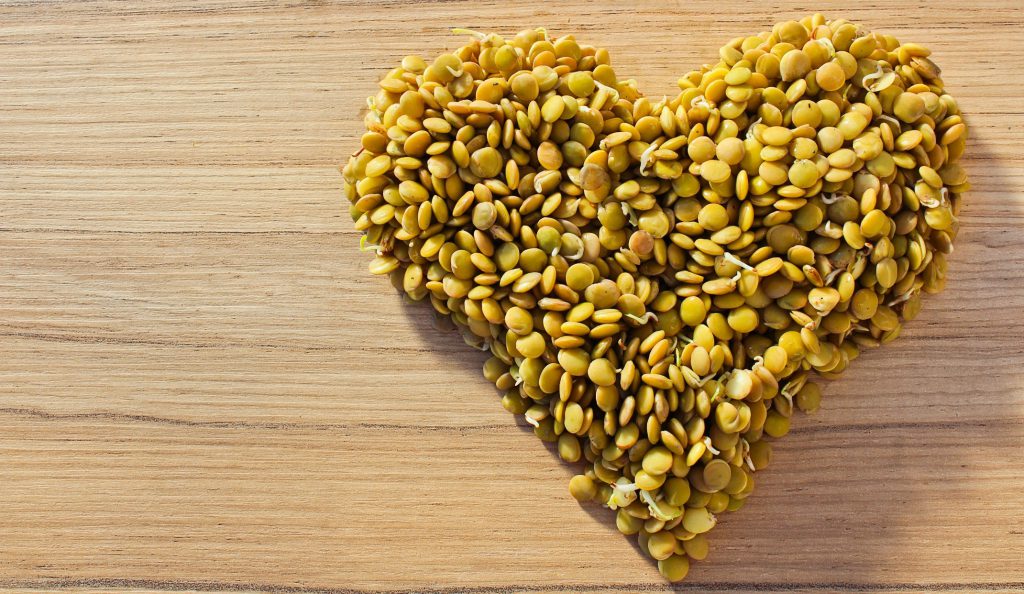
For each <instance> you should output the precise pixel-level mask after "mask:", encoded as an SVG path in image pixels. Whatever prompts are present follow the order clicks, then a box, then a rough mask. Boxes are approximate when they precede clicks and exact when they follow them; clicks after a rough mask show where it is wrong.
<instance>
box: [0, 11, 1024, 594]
mask: <svg viewBox="0 0 1024 594" xmlns="http://www.w3.org/2000/svg"><path fill="white" fill-rule="evenodd" d="M627 4H628V3H608V4H606V5H604V6H601V5H597V4H590V3H566V4H562V3H556V2H536V3H530V4H517V3H513V2H501V3H482V2H471V3H455V4H447V3H443V2H433V1H429V0H425V1H420V2H413V3H408V4H401V5H399V4H395V5H390V4H385V3H383V2H368V1H359V2H342V3H337V4H335V3H331V2H298V3H290V4H289V5H287V6H285V5H284V3H280V4H279V3H277V2H262V1H261V2H244V3H243V2H233V1H224V2H208V3H189V4H187V5H185V4H182V5H177V4H169V3H163V2H128V3H121V2H116V3H108V2H83V3H67V4H64V3H51V2H41V1H30V0H26V1H17V0H16V1H14V2H8V3H5V4H4V5H3V6H0V398H2V401H0V588H2V589H4V591H54V590H97V591H171V590H173V591H193V590H194V591H224V592H239V591H250V590H274V591H286V592H303V593H306V592H310V593H312V592H346V593H347V592H356V593H363V592H371V591H379V590H389V591H409V590H413V591H418V592H423V591H432V592H444V593H453V592H475V593H479V594H492V593H499V592H518V591H548V590H550V591H557V592H580V591H612V590H623V591H638V590H640V591H662V590H665V589H666V585H665V584H664V582H662V581H661V579H660V577H659V576H658V573H657V570H656V569H655V568H654V567H653V565H652V564H651V563H649V562H648V561H647V560H645V559H644V558H643V557H642V556H641V555H640V554H639V553H638V552H637V550H636V549H635V548H634V547H633V546H632V545H631V543H630V541H628V540H626V539H625V538H623V537H621V536H620V535H619V534H618V533H617V531H616V529H615V527H614V524H613V522H612V521H611V514H609V513H608V512H606V511H605V510H602V509H599V508H596V507H585V508H581V507H580V506H578V505H577V504H576V503H575V502H574V501H573V500H572V499H570V498H569V497H568V495H567V492H566V481H567V479H568V477H569V476H570V475H571V472H572V471H571V470H570V469H569V468H568V467H566V466H565V465H563V464H560V463H558V462H557V460H556V459H555V458H554V457H553V455H552V453H551V451H549V450H548V449H546V448H545V447H543V446H542V445H541V444H540V443H539V442H538V441H537V440H536V438H534V437H533V436H532V435H531V434H530V433H529V432H527V431H526V430H524V428H523V427H519V426H517V425H516V424H515V423H514V422H513V420H512V418H511V417H510V416H509V415H508V414H507V413H505V411H504V410H502V408H501V406H500V405H499V403H498V396H497V395H496V394H495V392H494V390H493V387H492V386H489V385H488V384H487V383H486V382H485V380H484V379H483V378H482V377H481V376H480V373H479V366H480V364H481V362H482V360H483V358H482V355H481V354H480V353H477V352H474V351H472V350H470V349H468V348H467V347H465V346H464V345H462V344H461V341H459V340H458V339H457V338H455V337H453V336H451V335H448V334H444V333H441V332H439V331H437V330H435V329H434V328H433V327H432V324H431V316H430V315H428V313H427V312H426V311H425V310H424V309H423V308H420V307H409V306H406V305H405V304H403V303H402V301H401V300H400V299H399V298H398V296H396V295H395V294H394V292H393V291H392V289H391V288H390V286H389V284H388V283H387V281H386V280H384V279H380V278H373V277H371V276H369V275H368V274H367V273H366V270H365V267H366V262H367V259H368V258H367V257H366V256H365V255H364V254H360V253H359V252H358V251H357V250H356V244H357V237H358V236H357V234H356V233H355V232H354V231H353V228H352V224H351V222H350V220H349V219H348V218H347V214H346V212H345V208H343V206H342V204H341V201H342V197H341V193H340V189H339V187H340V178H339V175H338V173H337V170H336V168H335V166H336V164H338V163H339V162H342V161H343V160H344V159H345V158H346V156H347V155H348V154H349V153H350V152H351V151H352V150H353V148H354V147H355V145H356V139H357V137H358V135H359V133H360V129H361V124H360V119H359V116H358V112H359V109H360V107H361V106H362V104H363V103H362V102H363V99H364V97H365V96H366V95H368V94H371V93H372V92H373V90H374V88H375V81H376V79H377V77H378V76H379V75H380V74H381V73H382V72H384V70H385V69H386V68H388V67H390V66H391V65H392V64H394V63H396V62H397V60H399V59H400V58H401V57H402V56H404V55H406V54H408V53H417V52H419V53H423V54H432V53H436V52H438V51H440V50H442V49H444V48H449V49H450V48H453V47H456V46H457V44H459V43H460V42H462V38H458V37H454V36H451V35H449V34H448V33H447V29H448V28H449V27H451V26H468V27H472V28H478V29H485V30H486V29H498V30H500V31H502V32H513V31H515V30H517V29H518V28H520V27H524V26H528V25H541V24H543V25H545V26H547V27H548V28H549V29H551V30H552V31H553V32H556V33H564V32H575V33H577V34H578V35H579V37H580V38H581V39H584V40H586V41H588V42H591V43H595V44H597V45H603V46H606V47H608V48H609V49H610V50H611V52H612V55H613V57H614V60H615V64H616V65H617V67H618V71H619V72H620V74H622V75H626V76H633V77H636V78H637V79H638V80H639V81H640V83H641V87H642V88H643V89H645V90H646V91H647V93H648V94H650V95H655V96H660V95H662V94H665V93H671V92H673V89H674V88H675V85H674V81H675V80H676V78H677V77H678V76H679V75H681V74H682V73H683V72H684V71H685V70H687V69H688V68H689V67H691V66H696V65H698V64H700V63H702V62H707V61H711V60H713V59H714V56H715V55H716V52H717V48H718V46H719V45H721V43H723V42H724V41H725V40H727V39H729V38H731V37H734V36H737V35H741V34H744V33H747V32H753V31H758V30H763V29H764V28H766V27H768V26H770V25H771V23H772V22H774V21H775V20H777V19H781V18H793V17H799V16H802V15H803V14H804V11H806V10H807V9H808V7H810V6H811V5H808V4H805V3H799V2H771V3H767V4H766V5H764V6H761V7H753V6H750V5H746V4H743V3H738V2H737V3H724V2H705V1H700V2H697V1H694V2H679V3H675V4H673V5H670V6H664V5H661V4H659V3H641V4H640V5H639V6H638V7H636V8H626V5H627ZM814 7H815V8H817V9H818V10H821V11H824V12H827V13H828V14H830V15H834V16H838V15H841V14H842V15H845V16H847V17H849V18H851V19H853V20H855V21H859V22H861V23H863V24H864V25H865V26H867V27H869V28H872V29H884V30H886V31H888V32H893V33H898V34H899V36H900V37H901V38H904V39H912V40H915V41H919V42H921V43H925V44H927V45H929V46H931V47H932V48H933V49H934V50H935V58H936V60H937V61H938V62H939V63H940V64H941V65H942V67H943V69H944V78H945V80H946V81H947V84H948V86H949V87H950V88H951V89H952V90H953V92H954V93H955V94H956V96H957V97H958V98H959V99H960V100H961V103H962V107H963V110H964V111H965V112H966V113H967V114H968V117H969V120H970V124H971V127H972V128H971V129H972V139H971V145H970V147H969V157H970V160H969V163H968V166H969V169H970V172H971V175H972V182H973V184H974V190H973V191H972V192H971V194H970V196H969V199H968V203H967V206H966V208H965V210H964V213H963V230H962V234H961V236H960V240H959V243H958V246H957V250H956V253H955V255H954V256H953V257H952V265H951V280H950V282H949V289H948V291H946V292H945V293H944V294H942V295H940V296H937V297H933V298H930V299H928V301H927V303H926V306H925V309H924V312H923V313H922V315H921V316H920V318H919V319H918V320H916V321H915V322H913V323H912V324H910V325H909V326H908V327H907V328H906V330H905V332H904V335H903V337H902V338H901V339H900V340H899V341H898V342H896V343H895V344H893V345H890V346H889V347H887V348H886V349H884V351H875V352H872V353H870V354H867V355H866V356H864V357H862V358H861V359H859V360H858V361H857V362H856V364H854V365H853V366H852V369H851V370H850V371H849V372H847V373H846V374H845V375H844V377H843V378H842V379H841V380H839V381H836V382H834V383H831V384H829V385H828V386H827V387H826V390H825V391H826V396H827V399H826V401H825V404H824V408H823V410H822V411H821V412H820V413H819V414H817V415H815V416H812V417H803V416H801V417H800V418H798V419H797V421H796V427H795V429H794V431H793V432H792V434H791V435H790V436H789V437H788V438H787V439H785V440H783V441H782V442H781V443H780V444H779V446H778V448H777V451H776V456H775V461H774V463H773V466H772V468H770V469H769V470H768V471H766V472H764V473H759V474H758V481H759V485H758V491H757V492H756V493H755V495H754V496H753V498H752V499H751V501H750V502H749V504H748V505H747V506H746V508H745V509H744V510H743V511H741V512H739V513H737V514H733V515H730V516H728V517H727V519H726V520H725V521H724V522H723V523H722V526H721V527H720V528H719V529H717V530H715V531H714V533H713V534H712V535H711V543H712V555H711V557H710V559H709V560H708V561H706V562H703V563H699V564H696V565H695V566H694V568H693V570H692V572H691V576H690V579H689V580H688V581H687V582H685V583H684V584H682V585H681V586H680V587H678V588H677V590H678V591H698V592H709V591H714V592H753V591H757V592H765V591H787V592H816V593H819V592H946V591H958V592H979V591H986V592H1022V591H1024V513H1022V512H1024V456H1022V455H1021V447H1022V444H1024V370H1022V363H1024V356H1022V354H1024V313H1022V308H1024V284H1022V283H1021V279H1020V277H1021V275H1022V273H1024V252H1022V247H1024V234H1022V233H1024V191H1022V185H1024V169H1022V165H1024V158H1022V156H1021V148H1020V147H1021V135H1020V134H1021V133H1020V130H1021V127H1022V126H1024V113H1022V110H1024V108H1022V107H1021V106H1022V101H1021V99H1020V97H1021V96H1022V93H1024V70H1022V68H1021V64H1022V63H1024V48H1022V45H1024V36H1022V34H1021V27H1022V26H1024V11H1022V9H1021V4H1020V3H1019V2H1015V1H1010V0H986V1H984V2H970V3H968V2H959V3H953V2H950V3H935V2H929V3H920V2H909V1H906V2H894V1H889V2H878V1H868V2H861V3H849V2H820V3H818V4H816V5H814ZM716 13H724V16H715V15H716Z"/></svg>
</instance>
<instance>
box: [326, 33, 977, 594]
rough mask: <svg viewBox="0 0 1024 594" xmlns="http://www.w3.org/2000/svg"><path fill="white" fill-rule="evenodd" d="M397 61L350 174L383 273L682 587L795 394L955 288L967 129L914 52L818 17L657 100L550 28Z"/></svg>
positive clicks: (752, 42) (767, 36)
mask: <svg viewBox="0 0 1024 594" xmlns="http://www.w3.org/2000/svg"><path fill="white" fill-rule="evenodd" d="M456 32H458V33H466V34H469V35H471V36H472V41H471V42H470V43H468V44H467V45H465V46H464V47H461V48H460V49H458V50H456V51H454V52H452V53H448V54H442V55H440V56H438V57H437V58H435V59H433V60H432V61H425V60H423V59H421V58H419V57H415V56H410V57H407V58H405V59H404V60H402V62H401V65H400V66H399V67H397V68H395V69H393V70H391V71H390V72H388V73H387V75H386V76H385V77H384V78H383V80H381V81H380V91H379V92H378V93H377V94H376V95H375V96H374V97H371V98H370V99H369V100H368V106H369V110H368V112H367V114H366V117H365V124H366V129H367V132H366V133H365V134H364V135H363V136H362V139H361V145H362V146H361V148H360V149H359V151H358V152H356V153H355V154H354V155H353V156H352V158H351V159H350V160H349V162H348V163H347V164H346V165H345V166H344V168H343V176H344V181H345V184H344V191H345V195H346V197H347V198H348V199H349V201H350V202H351V209H350V212H351V215H352V218H353V220H354V221H355V227H356V229H358V230H360V231H363V232H364V233H365V235H364V237H363V244H362V247H363V249H364V250H372V251H375V252H376V257H375V258H374V259H373V261H372V262H371V263H370V265H369V267H370V271H371V272H373V273H375V274H388V275H390V277H391V279H392V282H393V283H394V285H395V286H396V287H398V288H399V289H400V290H402V291H404V292H405V294H407V295H408V297H409V298H411V299H412V300H416V301H420V300H426V301H429V302H430V304H431V305H432V306H433V308H434V309H435V310H436V311H437V312H438V313H439V314H442V315H444V316H450V318H451V320H453V321H454V322H455V323H456V325H457V326H458V327H459V328H461V329H462V332H463V334H464V336H465V338H466V341H467V342H468V343H469V344H471V345H473V346H475V347H477V348H480V349H485V350H488V351H490V353H491V354H492V357H491V358H490V359H489V360H488V361H487V362H486V364H485V365H484V369H483V373H484V375H485V376H486V377H487V379H488V380H490V381H493V382H494V383H495V385H496V386H497V387H498V389H499V390H500V391H501V392H502V393H503V396H502V399H501V402H502V405H503V406H504V407H505V408H506V409H507V410H508V411H509V412H512V413H514V414H516V415H523V416H524V418H525V420H526V422H528V423H530V424H531V425H532V426H533V427H534V432H535V433H536V434H537V436H538V437H540V438H541V439H542V440H544V441H548V442H553V443H555V444H557V451H558V453H559V455H560V456H561V457H562V459H564V460H565V461H566V462H570V463H579V464H580V465H582V470H581V472H580V474H578V475H576V476H574V477H573V478H572V480H571V481H570V483H569V491H570V493H571V494H572V496H573V497H575V498H576V499H578V500H580V501H595V502H598V503H600V504H602V505H605V506H607V507H609V508H611V509H612V510H615V513H616V523H617V525H618V527H619V529H620V530H621V531H622V532H623V533H624V534H627V535H636V537H637V539H638V541H639V544H640V547H641V548H642V549H643V550H645V551H647V552H648V553H649V554H650V555H651V557H653V558H654V559H656V560H657V562H658V568H659V570H660V571H661V573H662V574H663V575H664V576H665V577H666V578H667V579H669V580H672V581H676V580H680V579H683V578H684V577H685V576H686V574H687V571H688V570H689V562H690V560H691V559H695V560H700V559H704V558H705V556H706V555H707V553H708V542H707V540H706V538H705V535H706V533H707V532H708V531H709V530H711V529H712V528H713V527H714V526H715V524H716V522H717V518H718V516H719V515H720V514H722V513H724V512H727V511H735V510H737V509H739V508H741V507H742V506H743V504H744V502H745V501H746V498H747V496H748V495H750V493H751V492H752V490H753V488H754V482H755V481H754V476H755V474H756V472H757V471H759V470H761V469H763V468H764V467H765V466H766V465H767V464H768V462H769V460H770V458H771V445H770V442H771V440H772V439H776V438H780V437H783V436H784V435H786V433H787V432H788V431H789V428H790V419H791V417H792V415H793V413H794V409H800V410H802V411H805V412H813V411H814V410H816V409H817V408H818V406H819V402H820V400H821V390H820V389H819V387H818V385H817V384H815V383H812V382H810V381H808V379H809V377H810V376H811V374H812V372H813V373H815V374H817V375H818V376H820V377H824V378H833V377H835V376H836V375H837V374H839V373H840V372H841V371H842V370H843V369H845V368H846V366H847V365H848V364H849V362H850V361H852V360H853V359H854V358H856V357H857V355H858V353H859V352H860V350H861V349H862V348H865V347H873V346H878V345H880V344H883V343H886V342H888V341H890V340H893V339H894V338H896V337H897V336H898V335H899V332H900V327H901V324H902V322H903V321H904V320H910V319H913V318H914V317H915V316H916V315H917V313H918V311H919V309H920V305H921V295H922V293H931V292H936V291H939V290H940V289H942V287H943V285H944V284H945V278H946V256H947V255H948V254H949V253H951V252H952V249H953V248H952V246H953V239H954V238H955V236H956V232H957V213H958V210H959V206H960V199H961V198H960V197H961V194H962V193H963V192H965V191H966V190H967V189H968V182H967V178H966V175H965V172H964V170H963V169H962V168H961V166H960V165H958V164H957V161H958V159H959V157H960V155H961V154H962V153H963V151H964V144H965V140H966V136H967V134H966V132H967V128H966V125H965V123H964V121H963V119H962V118H961V115H960V111H959V109H958V107H957V103H956V101H955V100H954V99H953V97H951V96H950V95H948V94H947V93H946V92H945V91H944V90H943V83H942V80H941V78H940V70H939V68H938V66H936V65H935V63H934V62H932V61H931V60H930V59H929V53H930V52H929V50H928V49H926V48H925V47H923V46H920V45H917V44H912V43H903V44H901V43H900V42H899V41H898V40H897V39H896V38H895V37H892V36H890V35H884V34H879V33H869V32H866V31H864V30H862V29H861V28H859V27H858V26H857V25H855V24H853V23H850V22H847V21H844V20H832V21H827V20H826V19H825V18H824V17H823V16H821V15H814V16H811V17H807V18H805V19H803V20H801V21H799V22H797V21H790V22H784V23H779V24H777V25H775V26H774V27H773V29H772V30H771V31H768V32H763V33H760V34H757V35H752V36H748V37H737V38H736V39H733V40H731V41H730V42H729V43H728V44H726V45H725V46H724V47H722V48H721V50H720V51H719V61H718V63H716V64H714V65H711V66H705V67H703V68H702V69H700V70H697V71H693V72H690V73H688V74H686V75H685V76H683V77H682V78H681V79H679V87H680V89H681V92H680V93H679V94H678V95H676V96H675V97H673V98H671V99H669V98H665V99H662V100H655V101H652V100H651V99H649V98H647V97H643V96H641V94H640V92H639V91H638V90H637V88H636V84H635V82H634V81H631V80H621V79H620V78H619V77H618V75H617V74H616V72H615V70H614V69H613V68H612V66H611V64H610V57H609V55H608V52H607V51H606V50H604V49H599V48H595V47H592V46H589V45H585V44H581V43H579V42H578V41H577V40H576V39H575V38H574V37H573V36H571V35H566V36H563V37H559V38H552V37H550V36H549V35H548V34H547V32H546V31H545V30H543V29H536V30H527V31H522V32H520V33H518V34H517V35H515V37H513V38H512V39H511V40H505V39H503V38H502V37H500V36H498V35H495V34H480V33H475V32H472V31H464V30H457V31H456Z"/></svg>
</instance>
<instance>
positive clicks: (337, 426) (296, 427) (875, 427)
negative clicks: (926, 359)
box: [0, 407, 1019, 435]
mask: <svg viewBox="0 0 1024 594" xmlns="http://www.w3.org/2000/svg"><path fill="white" fill-rule="evenodd" d="M0 414H3V415H11V416H16V417H33V418H38V419H47V420H62V421H66V420H82V421H86V420H105V421H117V422H123V423H147V424H152V425H168V426H177V427H196V428H213V429H250V430H287V431H344V430H353V429H357V430H358V429H383V430H395V431H414V432H416V431H424V432H432V433H433V432H437V433H446V432H450V433H471V432H481V431H496V430H497V431H500V430H504V429H508V430H513V429H518V428H520V427H524V426H526V424H525V423H522V422H509V423H485V424H477V425H427V424H423V425H420V424H412V423H291V422H268V423H254V422H251V421H193V420H189V419H178V418H173V417H159V416H153V415H141V414H123V413H114V412H90V413H53V412H48V411H43V410H38V409H33V408H16V407H3V408H0ZM1018 425H1019V421H1018V420H1017V419H986V420H971V421H957V422H947V421H922V422H919V423H857V424H846V425H818V426H804V427H794V428H793V429H792V430H791V431H790V433H793V434H800V435H815V434H820V433H839V432H843V433H881V432H886V431H906V430H930V431H949V430H954V429H961V430H962V429H984V428H988V427H995V426H1008V427H1015V426H1018Z"/></svg>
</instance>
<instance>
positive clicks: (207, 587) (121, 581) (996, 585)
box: [0, 578, 1024, 594]
mask: <svg viewBox="0 0 1024 594" xmlns="http://www.w3.org/2000/svg"><path fill="white" fill-rule="evenodd" d="M0 588H12V589H13V588H19V589H28V590H71V589H90V590H99V589H105V588H130V589H140V588H145V589H149V590H159V591H165V592H181V591H198V592H280V593H282V594H370V593H377V594H406V593H408V594H414V593H415V594H513V593H515V592H592V591H595V590H596V591H601V590H606V591H608V590H610V591H623V590H625V591H632V592H657V591H665V590H668V589H671V590H672V591H675V592H728V591H733V590H744V591H748V592H801V591H803V592H806V591H812V592H815V591H818V592H903V591H908V590H910V591H920V590H928V591H931V592H994V591H1007V590H1011V591H1020V592H1024V582H962V583H961V582H941V583H913V582H906V583H891V584H878V583H857V582H778V583H772V582H739V581H737V582H725V581H720V582H697V581H693V582H683V583H681V584H674V585H672V586H670V587H669V586H667V584H664V583H640V584H638V583H629V584H611V583H601V584H587V583H581V584H558V585H535V584H498V585H493V586H465V587H458V586H452V587H443V588H436V587H415V588H408V589H385V590H378V589H362V588H321V587H316V586H309V587H307V586H287V585H282V584H255V583H235V582H213V581H198V580H197V581H191V580H173V581H172V580H143V579H129V578H110V579H102V578H95V579H77V578H50V579H43V580H0Z"/></svg>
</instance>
